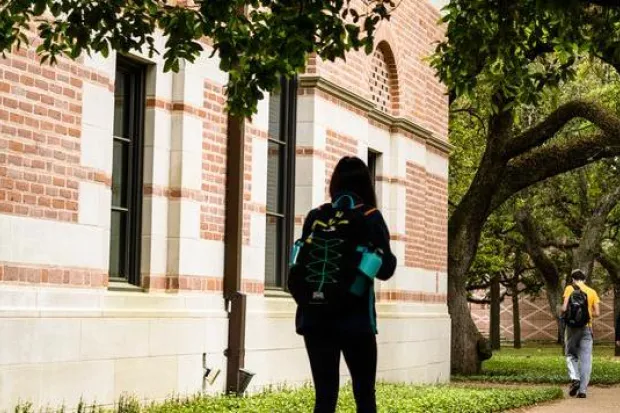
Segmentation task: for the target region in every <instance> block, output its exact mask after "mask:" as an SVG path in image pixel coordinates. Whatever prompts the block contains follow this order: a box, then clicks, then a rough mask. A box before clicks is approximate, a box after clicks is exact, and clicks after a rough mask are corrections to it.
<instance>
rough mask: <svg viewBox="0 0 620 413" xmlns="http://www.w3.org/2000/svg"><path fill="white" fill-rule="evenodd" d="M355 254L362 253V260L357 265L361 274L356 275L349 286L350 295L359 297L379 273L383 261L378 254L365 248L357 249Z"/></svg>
mask: <svg viewBox="0 0 620 413" xmlns="http://www.w3.org/2000/svg"><path fill="white" fill-rule="evenodd" d="M357 252H361V253H362V259H361V260H360V263H359V265H358V267H357V268H358V269H359V270H360V272H361V274H358V275H357V277H356V278H355V281H354V282H353V284H352V285H351V290H350V291H351V293H352V294H353V295H356V296H358V297H361V296H362V295H363V294H364V292H365V291H366V289H367V288H368V285H369V283H370V282H372V280H374V278H375V277H376V276H377V274H378V273H379V269H381V264H382V263H383V259H382V258H381V255H379V253H378V252H374V251H370V250H369V249H368V248H367V247H361V246H360V247H357Z"/></svg>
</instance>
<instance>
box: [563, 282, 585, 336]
mask: <svg viewBox="0 0 620 413" xmlns="http://www.w3.org/2000/svg"><path fill="white" fill-rule="evenodd" d="M574 288H575V290H574V291H573V292H572V293H571V295H570V297H569V298H568V306H567V308H566V312H565V313H564V322H565V323H566V326H567V327H572V328H580V327H585V326H587V325H588V323H589V322H590V312H589V311H588V295H587V294H586V293H585V292H583V291H582V290H581V289H580V288H579V287H577V286H575V287H574Z"/></svg>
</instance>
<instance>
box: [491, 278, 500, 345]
mask: <svg viewBox="0 0 620 413" xmlns="http://www.w3.org/2000/svg"><path fill="white" fill-rule="evenodd" d="M499 290H500V279H499V275H496V276H494V277H493V278H492V279H491V306H490V307H491V308H490V311H491V314H490V317H489V320H490V333H491V334H490V336H491V348H492V349H493V350H499V349H500V346H501V320H500V315H501V308H500V304H501V302H500V291H499Z"/></svg>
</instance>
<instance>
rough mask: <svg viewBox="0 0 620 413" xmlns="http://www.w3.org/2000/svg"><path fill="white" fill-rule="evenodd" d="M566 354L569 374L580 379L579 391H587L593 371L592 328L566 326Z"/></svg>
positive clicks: (575, 378) (572, 378)
mask: <svg viewBox="0 0 620 413" xmlns="http://www.w3.org/2000/svg"><path fill="white" fill-rule="evenodd" d="M565 333H566V336H565V354H566V365H567V366H568V375H569V376H570V378H571V380H579V381H580V382H581V384H580V385H579V393H585V392H586V390H587V389H588V383H589V382H590V374H591V373H592V342H593V340H592V328H590V327H581V328H572V327H566V332H565Z"/></svg>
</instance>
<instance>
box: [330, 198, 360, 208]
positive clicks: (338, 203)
mask: <svg viewBox="0 0 620 413" xmlns="http://www.w3.org/2000/svg"><path fill="white" fill-rule="evenodd" d="M344 202H348V203H349V208H348V209H355V207H356V206H357V205H356V204H355V199H353V197H352V196H351V195H342V196H340V197H338V199H336V200H335V201H334V202H333V204H332V206H333V207H334V208H338V207H340V206H341V205H342V204H343V203H344Z"/></svg>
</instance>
